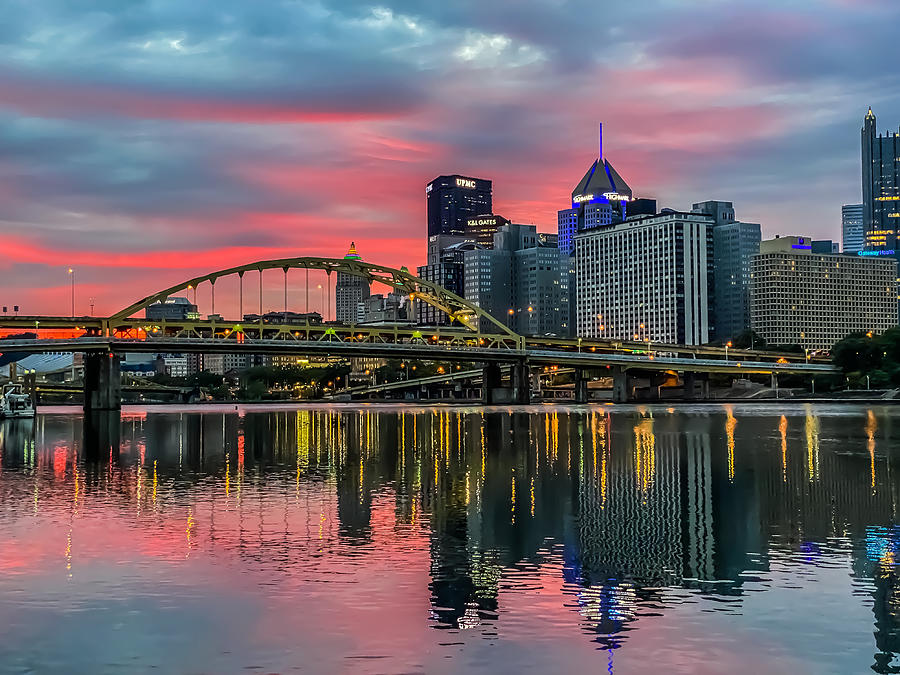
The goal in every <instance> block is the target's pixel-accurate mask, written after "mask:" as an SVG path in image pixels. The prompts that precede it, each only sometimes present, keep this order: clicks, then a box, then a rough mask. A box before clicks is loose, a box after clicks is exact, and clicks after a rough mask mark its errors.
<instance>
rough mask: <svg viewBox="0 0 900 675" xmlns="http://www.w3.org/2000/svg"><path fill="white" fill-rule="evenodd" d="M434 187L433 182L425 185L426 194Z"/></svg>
mask: <svg viewBox="0 0 900 675" xmlns="http://www.w3.org/2000/svg"><path fill="white" fill-rule="evenodd" d="M432 187H434V186H433V185H432V184H431V183H429V184H428V185H426V186H425V194H428V193H429V192H431V188H432Z"/></svg>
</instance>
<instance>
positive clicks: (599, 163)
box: [572, 125, 634, 208]
mask: <svg viewBox="0 0 900 675" xmlns="http://www.w3.org/2000/svg"><path fill="white" fill-rule="evenodd" d="M600 129H601V135H600V139H601V140H600V153H599V156H598V158H597V159H596V160H595V161H594V163H593V164H591V168H590V169H588V170H587V173H586V174H584V178H582V179H581V181H579V183H578V185H577V186H575V189H574V190H572V206H573V208H574V207H575V206H578V205H579V204H583V203H595V202H610V201H614V202H621V201H630V200H631V199H632V197H633V196H634V195H633V194H632V192H631V188H630V187H628V183H626V182H625V181H624V180H623V179H622V177H621V176H620V175H619V172H618V171H616V170H615V169H614V168H613V165H612V164H610V163H609V160H606V159H604V158H603V141H602V139H603V135H602V133H603V127H602V125H601V127H600Z"/></svg>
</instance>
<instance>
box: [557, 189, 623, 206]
mask: <svg viewBox="0 0 900 675" xmlns="http://www.w3.org/2000/svg"><path fill="white" fill-rule="evenodd" d="M601 197H603V198H604V199H606V200H607V201H610V202H627V201H631V197H629V196H628V195H620V194H619V193H618V192H604V193H603V194H602V195H601ZM592 201H594V194H593V193H591V194H586V195H575V196H574V197H572V203H573V204H581V203H582V202H592Z"/></svg>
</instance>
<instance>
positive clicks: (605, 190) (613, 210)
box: [557, 124, 633, 255]
mask: <svg viewBox="0 0 900 675" xmlns="http://www.w3.org/2000/svg"><path fill="white" fill-rule="evenodd" d="M632 197H633V195H632V192H631V188H630V187H628V184H627V183H626V182H625V181H624V180H623V179H622V177H621V176H620V175H619V173H618V172H617V171H616V170H615V169H614V168H613V165H612V164H610V163H609V160H607V159H604V158H603V125H602V124H601V125H600V135H599V155H598V157H597V159H596V160H594V163H593V164H591V166H590V168H589V169H588V170H587V172H586V173H585V174H584V176H583V177H582V179H581V180H580V181H579V182H578V185H576V186H575V189H574V190H572V206H571V208H567V209H563V210H561V211H559V212H558V213H557V228H558V229H557V231H558V233H559V250H560V251H563V252H564V253H566V254H567V255H573V254H574V252H575V235H576V234H577V233H578V232H582V231H584V230H590V229H593V228H595V227H602V226H604V225H611V224H612V223H614V222H619V221H622V220H624V219H625V205H626V203H627V202H629V201H630V200H631V199H632Z"/></svg>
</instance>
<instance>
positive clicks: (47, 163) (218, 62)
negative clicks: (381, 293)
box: [0, 0, 900, 314]
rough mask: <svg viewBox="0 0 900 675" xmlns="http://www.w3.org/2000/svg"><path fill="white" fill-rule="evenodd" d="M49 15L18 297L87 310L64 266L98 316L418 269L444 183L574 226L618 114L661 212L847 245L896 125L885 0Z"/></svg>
mask: <svg viewBox="0 0 900 675" xmlns="http://www.w3.org/2000/svg"><path fill="white" fill-rule="evenodd" d="M51 5H52V7H50V8H47V7H42V8H38V7H33V6H29V4H28V3H21V6H20V7H19V8H18V10H17V11H11V12H10V13H9V14H10V19H9V21H8V22H7V25H6V26H5V29H4V30H3V31H2V32H0V40H3V42H4V44H5V45H6V46H7V49H6V50H5V54H4V56H3V57H2V58H0V143H2V146H0V171H2V181H0V185H2V187H0V248H2V250H3V251H4V252H5V253H6V255H5V256H3V258H2V261H3V262H2V267H3V274H4V277H5V280H4V297H3V298H2V304H5V305H9V306H12V305H14V304H16V305H19V306H20V307H22V308H23V311H26V312H33V313H51V314H53V313H55V314H65V313H68V305H69V296H68V293H67V291H68V288H69V283H70V279H69V275H68V274H67V269H68V268H69V267H72V268H73V269H75V270H76V271H77V274H78V281H77V283H78V297H77V300H78V305H79V307H78V313H84V314H87V313H88V303H89V298H94V299H95V309H96V312H97V313H104V312H105V313H109V312H111V311H114V310H115V309H117V308H118V307H120V306H122V305H124V304H127V303H128V302H130V301H131V300H134V299H136V298H138V297H142V296H143V295H145V294H146V293H148V292H151V291H154V290H157V289H158V288H159V287H161V286H164V285H166V282H175V281H178V280H180V279H182V278H184V277H186V276H189V275H190V274H191V273H194V272H206V271H210V270H213V269H217V268H222V267H227V266H229V265H234V264H240V263H244V262H250V261H252V260H256V259H264V258H274V257H282V256H284V255H303V254H307V255H324V256H333V257H341V256H342V255H343V253H344V252H345V251H346V247H347V244H348V243H349V241H351V240H354V241H356V242H357V245H358V246H359V248H360V250H361V251H364V257H365V258H366V259H367V260H370V261H373V262H379V263H384V264H388V265H393V266H396V267H400V266H401V265H407V266H409V267H410V268H411V269H412V268H414V266H415V265H416V264H418V263H422V262H424V258H425V244H424V239H425V237H424V233H425V226H426V216H425V208H424V199H423V194H424V187H425V184H426V183H427V182H428V181H429V180H431V179H433V178H434V177H435V176H438V175H447V174H457V173H458V174H463V175H472V176H479V177H483V178H486V179H490V180H492V181H493V186H494V202H495V204H494V211H495V212H498V213H502V214H504V215H505V216H506V217H508V218H510V219H511V220H512V221H514V222H520V223H534V224H536V225H537V226H538V229H539V230H541V231H545V232H552V231H555V229H556V211H557V210H558V209H559V207H560V205H562V204H565V203H566V200H567V198H568V196H569V194H570V192H571V189H572V186H573V185H574V184H575V183H576V182H577V180H578V178H579V176H580V175H581V174H582V173H583V171H584V166H586V165H588V164H590V162H591V161H593V160H594V159H596V155H597V149H596V125H597V123H598V122H599V121H603V122H604V124H605V131H606V134H605V135H606V139H605V146H606V150H605V153H604V154H606V155H607V156H608V157H609V158H610V160H611V161H612V162H613V163H614V164H615V165H616V167H617V169H618V170H619V172H620V173H621V174H622V175H623V176H626V177H627V180H628V182H629V184H630V185H631V186H632V187H633V188H634V190H635V192H636V193H637V194H639V195H641V196H652V197H656V198H657V199H658V200H659V205H660V207H665V206H669V207H674V208H678V209H683V210H687V209H688V208H689V207H690V204H691V203H693V202H697V201H701V200H705V199H723V200H729V201H733V202H734V203H735V205H736V207H737V208H738V209H739V210H740V212H741V215H742V217H743V218H745V219H746V220H748V221H752V222H760V223H761V224H762V230H763V237H771V236H774V235H775V234H790V233H792V232H797V231H800V232H803V233H804V234H808V235H811V236H814V237H819V238H832V239H838V238H839V230H840V206H841V205H842V204H850V203H857V202H859V201H860V194H859V192H860V188H859V178H858V177H859V163H860V158H859V140H858V136H857V134H858V133H859V124H860V119H861V117H862V115H863V114H864V113H865V110H866V109H867V108H868V106H869V105H871V106H872V109H873V110H874V111H875V113H876V114H877V115H878V116H879V123H880V129H879V130H880V131H883V130H890V129H895V128H896V127H897V126H898V124H900V95H896V94H893V93H892V91H896V90H897V88H896V87H894V86H893V84H894V79H895V76H893V75H891V74H879V73H877V72H876V71H873V70H872V69H871V67H870V65H869V60H870V58H871V57H872V55H873V54H874V50H875V47H874V45H879V53H880V52H881V51H883V50H881V45H885V44H886V45H888V49H896V48H895V47H893V42H892V41H890V40H888V39H886V35H887V34H888V32H889V31H890V27H891V26H892V25H895V20H896V18H898V14H900V8H898V7H896V6H895V4H894V3H889V2H878V1H870V2H866V3H862V4H860V3H853V4H851V3H848V2H840V1H838V0H834V1H832V2H829V3H827V4H826V6H825V7H824V9H821V5H820V4H819V3H815V5H814V4H813V3H811V2H810V3H797V4H794V5H792V6H791V7H790V8H778V7H776V6H775V5H771V4H766V5H763V6H761V7H757V8H755V9H753V10H749V9H747V8H746V7H744V6H742V3H717V4H714V5H709V6H707V7H706V8H705V17H704V21H703V22H697V21H696V14H695V11H696V9H695V8H689V7H677V6H674V5H671V4H669V3H654V4H653V5H652V6H649V7H645V8H627V9H624V10H623V9H620V8H616V12H615V15H610V13H609V10H610V9H611V8H602V7H599V8H598V7H588V6H587V5H577V4H576V5H573V7H572V8H571V11H569V12H561V11H559V8H558V7H549V6H544V5H542V4H537V3H535V4H530V5H529V6H526V7H522V8H521V9H520V10H517V13H516V15H515V16H511V15H509V14H508V13H505V12H502V11H500V10H498V9H496V8H482V11H480V12H473V11H469V10H470V8H469V7H468V6H467V3H460V4H459V6H454V7H452V8H451V7H442V8H440V9H433V8H432V9H422V8H421V7H417V6H416V5H414V4H409V5H408V6H407V5H404V4H402V3H401V4H394V5H392V6H390V7H374V8H373V7H368V6H363V5H356V4H350V5H347V4H345V3H342V4H341V5H340V6H337V5H335V6H331V7H329V6H327V5H322V6H320V8H319V10H318V11H313V10H312V9H310V8H305V9H304V8H301V7H296V6H293V7H290V8H288V7H286V6H285V7H270V8H266V9H262V8H259V7H251V6H245V5H243V4H234V5H227V4H226V5H219V6H218V7H220V9H219V10H218V11H217V12H216V14H215V15H214V16H213V17H212V18H211V17H210V16H208V15H205V14H203V13H202V12H198V13H196V14H195V13H193V12H191V11H190V9H189V8H187V7H186V6H184V7H183V6H181V5H178V4H175V3H172V4H170V5H166V3H160V7H158V8H156V9H155V10H154V11H153V12H152V13H150V14H146V15H145V14H143V13H142V10H141V9H140V8H132V9H129V10H121V11H115V12H114V13H113V12H108V13H104V12H102V11H97V12H93V13H91V14H82V13H79V12H78V11H77V10H75V9H74V8H71V7H69V6H68V4H67V3H63V2H57V3H51ZM820 9H821V11H819V10H820ZM751 20H752V24H753V25H754V26H755V28H754V31H753V33H752V34H750V35H748V34H747V33H746V31H745V29H744V27H745V26H746V22H747V21H751ZM601 21H602V26H603V30H601V31H600V36H601V38H600V39H599V40H598V39H597V31H596V27H597V24H598V22H601ZM65 26H71V27H72V28H71V29H68V30H67V29H66V28H64V27H65ZM301 27H302V30H303V31H304V32H305V33H307V34H309V35H313V36H315V35H318V36H319V39H318V40H304V41H303V42H302V44H298V43H297V42H296V41H295V40H293V39H292V37H291V36H292V35H293V34H294V32H295V31H297V30H301ZM848 27H850V28H852V29H854V30H849V31H848V30H847V28H848ZM879 36H881V37H879ZM763 43H764V44H765V45H766V49H765V50H761V49H760V45H761V44H763ZM347 44H352V45H353V47H352V48H347V47H346V45H347ZM787 53H790V54H791V58H790V59H787V58H786V54H787ZM881 58H884V55H883V54H882V55H881ZM610 92H616V95H615V96H610V95H609V93H610ZM563 95H565V96H564V97H563Z"/></svg>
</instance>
